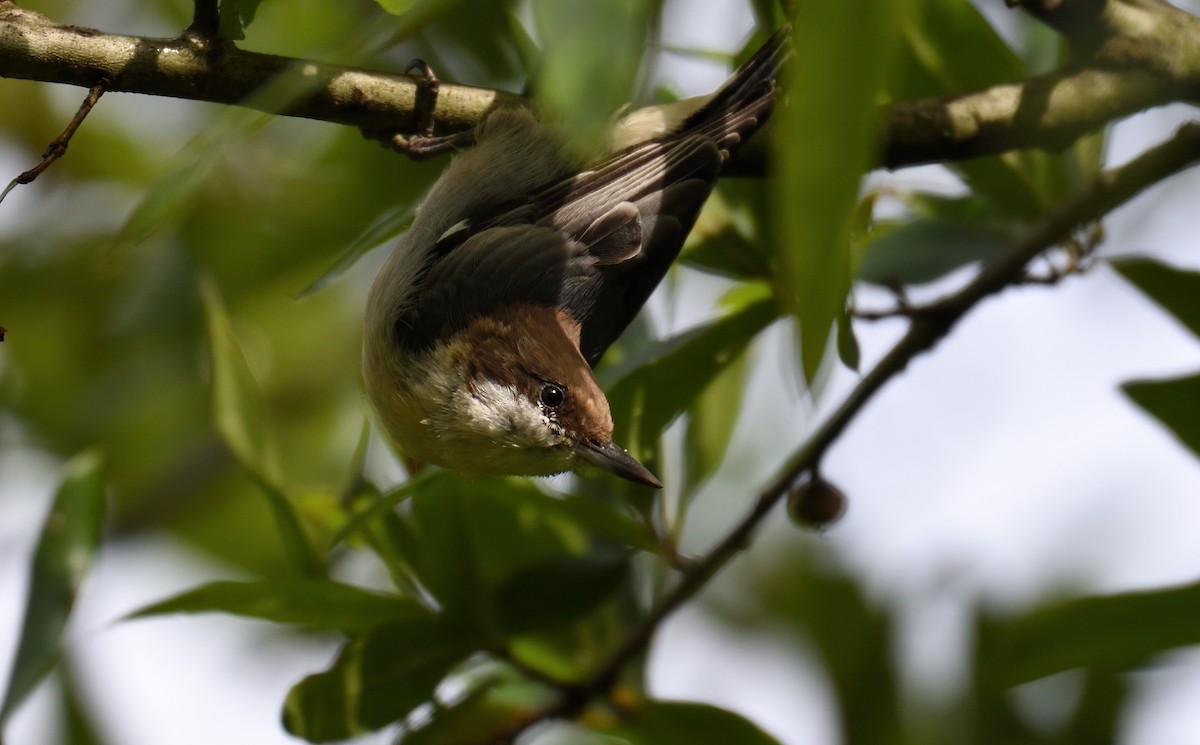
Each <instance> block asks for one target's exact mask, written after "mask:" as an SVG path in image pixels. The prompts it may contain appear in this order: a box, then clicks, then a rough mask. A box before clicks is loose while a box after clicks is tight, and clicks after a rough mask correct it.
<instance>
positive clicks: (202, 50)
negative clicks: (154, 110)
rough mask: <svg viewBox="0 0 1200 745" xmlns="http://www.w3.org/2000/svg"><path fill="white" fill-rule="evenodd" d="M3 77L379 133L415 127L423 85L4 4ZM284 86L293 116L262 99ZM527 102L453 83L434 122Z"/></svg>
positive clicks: (465, 121)
mask: <svg viewBox="0 0 1200 745" xmlns="http://www.w3.org/2000/svg"><path fill="white" fill-rule="evenodd" d="M0 77H6V78H21V79H25V80H39V81H43V82H49V83H66V84H69V85H80V86H84V87H88V88H90V87H91V86H93V85H95V84H96V82H97V81H99V80H101V79H105V80H107V81H108V84H107V86H106V89H107V90H109V91H114V92H116V91H120V92H128V93H142V94H146V95H152V96H169V97H173V98H186V99H191V100H195V101H211V102H214V103H223V104H234V105H239V106H249V107H251V108H257V109H260V110H266V111H269V112H270V113H274V114H282V115H285V116H298V117H304V118H307V119H319V120H322V121H327V122H333V123H336V124H348V125H351V126H355V127H360V128H363V129H371V130H401V131H409V132H411V131H415V130H416V128H417V126H418V121H417V119H418V113H417V107H416V96H417V84H416V82H415V81H414V79H413V78H410V77H408V76H406V75H395V74H390V73H383V72H373V71H369V70H361V69H356V68H351V67H342V66H339V65H329V64H324V63H321V62H313V61H308V60H298V59H291V58H287V57H278V56H275V55H269V54H258V53H256V52H247V51H243V50H241V49H238V48H237V47H236V46H234V45H232V44H222V43H216V44H209V43H199V41H198V40H197V39H193V38H189V37H188V36H186V35H185V36H182V37H180V38H178V39H151V38H145V37H139V36H120V35H116V34H106V33H103V32H101V31H97V30H95V29H89V28H82V27H79V26H68V25H61V24H58V23H55V22H53V21H51V20H49V19H47V18H46V17H44V16H42V15H39V14H37V13H34V12H32V11H29V10H24V9H22V8H18V7H16V6H15V5H13V4H11V3H8V2H0ZM268 83H271V84H277V83H282V84H283V85H285V86H288V89H289V90H303V91H304V94H303V95H301V96H298V97H295V98H294V99H292V100H291V101H289V103H288V105H287V106H286V108H284V109H283V110H275V109H274V107H273V106H271V105H270V103H271V102H264V100H263V99H261V98H258V97H256V96H254V95H253V94H254V93H255V92H256V91H258V90H260V89H261V88H263V86H265V85H267V84H268ZM521 101H522V99H521V98H520V97H519V96H514V95H511V94H506V93H500V92H497V91H491V90H486V89H483V88H474V87H471V86H465V85H443V86H442V87H441V89H440V90H439V94H438V98H437V102H436V106H437V108H436V110H435V111H434V120H435V121H436V122H437V123H438V125H439V127H438V129H439V131H438V132H437V134H441V133H442V131H441V130H443V129H444V130H446V132H447V133H448V132H453V131H460V130H463V129H467V128H469V127H472V126H474V125H475V124H476V123H477V122H478V121H479V120H480V118H481V117H482V116H483V115H484V114H486V113H487V112H488V111H490V110H491V109H493V108H495V107H496V106H501V105H514V104H519V103H521Z"/></svg>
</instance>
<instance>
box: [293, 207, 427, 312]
mask: <svg viewBox="0 0 1200 745" xmlns="http://www.w3.org/2000/svg"><path fill="white" fill-rule="evenodd" d="M415 209H416V206H415V205H412V204H406V205H403V206H397V207H393V208H391V209H389V210H388V211H387V212H385V213H383V214H382V215H380V216H379V218H378V219H377V220H376V221H375V222H373V223H371V225H370V226H369V227H367V229H366V230H364V231H363V232H362V233H360V234H359V235H358V237H357V238H355V239H354V240H353V241H351V242H350V245H349V246H347V247H346V250H345V251H343V252H342V253H341V255H339V256H338V257H337V259H335V260H334V262H333V263H332V264H330V266H329V268H327V269H326V270H325V271H323V272H321V275H320V276H319V277H317V278H316V279H314V280H313V281H312V282H309V283H308V284H307V285H306V286H305V287H304V289H302V290H300V292H298V293H296V298H297V299H300V298H305V297H308V296H309V295H313V294H315V293H318V292H320V291H321V290H323V289H325V288H326V287H328V286H329V285H331V284H333V282H334V280H336V279H337V278H338V277H340V276H342V275H343V274H344V273H345V272H346V270H347V269H349V268H350V267H352V266H354V264H355V263H356V262H357V261H358V260H359V259H360V258H362V256H363V254H365V253H367V252H368V251H370V250H371V249H373V248H375V247H376V246H378V245H380V244H382V243H386V242H389V241H394V240H395V239H396V238H397V237H398V236H399V235H400V234H401V233H403V232H404V229H405V228H407V227H408V226H409V224H411V223H412V218H413V213H414V212H415Z"/></svg>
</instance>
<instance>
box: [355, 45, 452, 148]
mask: <svg viewBox="0 0 1200 745" xmlns="http://www.w3.org/2000/svg"><path fill="white" fill-rule="evenodd" d="M413 71H416V72H418V73H420V74H419V76H417V100H416V106H415V108H416V110H417V131H416V132H415V133H414V134H411V135H403V134H400V133H399V132H390V131H368V130H363V136H365V137H368V138H370V139H373V140H379V141H380V142H382V143H383V144H384V146H386V147H390V148H392V149H393V150H395V151H396V152H399V153H404V154H405V155H407V156H408V157H409V158H412V159H413V160H426V159H428V158H432V157H435V156H437V155H441V154H442V153H446V152H450V151H451V150H462V149H463V148H467V147H470V146H471V145H473V144H474V143H475V131H474V130H472V129H468V130H465V131H462V132H455V133H453V134H448V135H435V134H434V133H433V131H434V127H435V124H436V119H435V114H436V109H437V95H438V85H439V84H438V79H437V75H434V73H433V68H431V67H430V66H429V64H428V63H426V62H425V60H422V59H414V60H413V61H412V62H409V63H408V67H406V68H404V72H405V74H408V73H411V72H413Z"/></svg>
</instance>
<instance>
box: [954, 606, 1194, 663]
mask: <svg viewBox="0 0 1200 745" xmlns="http://www.w3.org/2000/svg"><path fill="white" fill-rule="evenodd" d="M1198 618H1200V584H1191V585H1183V586H1181V587H1175V588H1170V589H1165V590H1152V591H1148V592H1130V593H1121V594H1116V595H1095V596H1092V597H1085V598H1079V599H1076V600H1068V601H1065V602H1059V603H1054V604H1050V605H1046V606H1043V607H1041V608H1037V609H1034V610H1033V611H1031V612H1029V613H1027V614H1025V615H1023V616H1019V617H1017V618H1014V619H1007V620H999V619H993V620H991V621H990V622H987V623H985V624H983V626H982V627H981V629H980V637H979V651H978V662H977V663H976V664H977V669H978V670H980V671H982V672H984V673H985V674H987V675H988V676H989V677H990V678H991V679H992V680H993V681H994V683H995V684H996V685H1000V686H1011V685H1015V684H1017V683H1024V682H1027V681H1031V680H1037V679H1038V678H1042V677H1045V676H1047V675H1052V674H1054V673H1057V672H1061V671H1063V670H1070V669H1072V668H1077V667H1083V668H1089V669H1100V670H1105V671H1116V670H1130V669H1134V668H1137V667H1140V666H1142V665H1144V664H1145V663H1146V662H1147V660H1148V658H1149V657H1151V656H1152V655H1155V654H1158V653H1161V652H1165V651H1167V650H1170V649H1174V648H1176V647H1182V646H1188V645H1194V644H1200V623H1197V622H1196V619H1198Z"/></svg>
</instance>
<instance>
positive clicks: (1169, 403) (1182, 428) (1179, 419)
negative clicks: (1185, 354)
mask: <svg viewBox="0 0 1200 745" xmlns="http://www.w3.org/2000/svg"><path fill="white" fill-rule="evenodd" d="M1121 389H1122V390H1123V391H1125V394H1126V395H1127V396H1129V397H1130V398H1132V399H1133V401H1134V403H1136V404H1137V405H1138V406H1141V407H1142V408H1143V409H1145V410H1146V411H1147V412H1149V414H1150V415H1151V416H1153V417H1154V418H1155V419H1157V420H1158V421H1160V422H1162V423H1163V424H1165V425H1166V426H1167V429H1169V430H1171V431H1172V432H1173V433H1174V434H1175V436H1176V437H1178V438H1179V441H1180V442H1182V443H1183V444H1184V445H1186V446H1187V447H1189V448H1191V450H1192V453H1194V454H1195V455H1197V456H1200V373H1197V374H1195V375H1190V376H1187V377H1183V378H1174V379H1172V380H1156V381H1142V382H1133V383H1125V384H1124V385H1122V386H1121Z"/></svg>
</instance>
